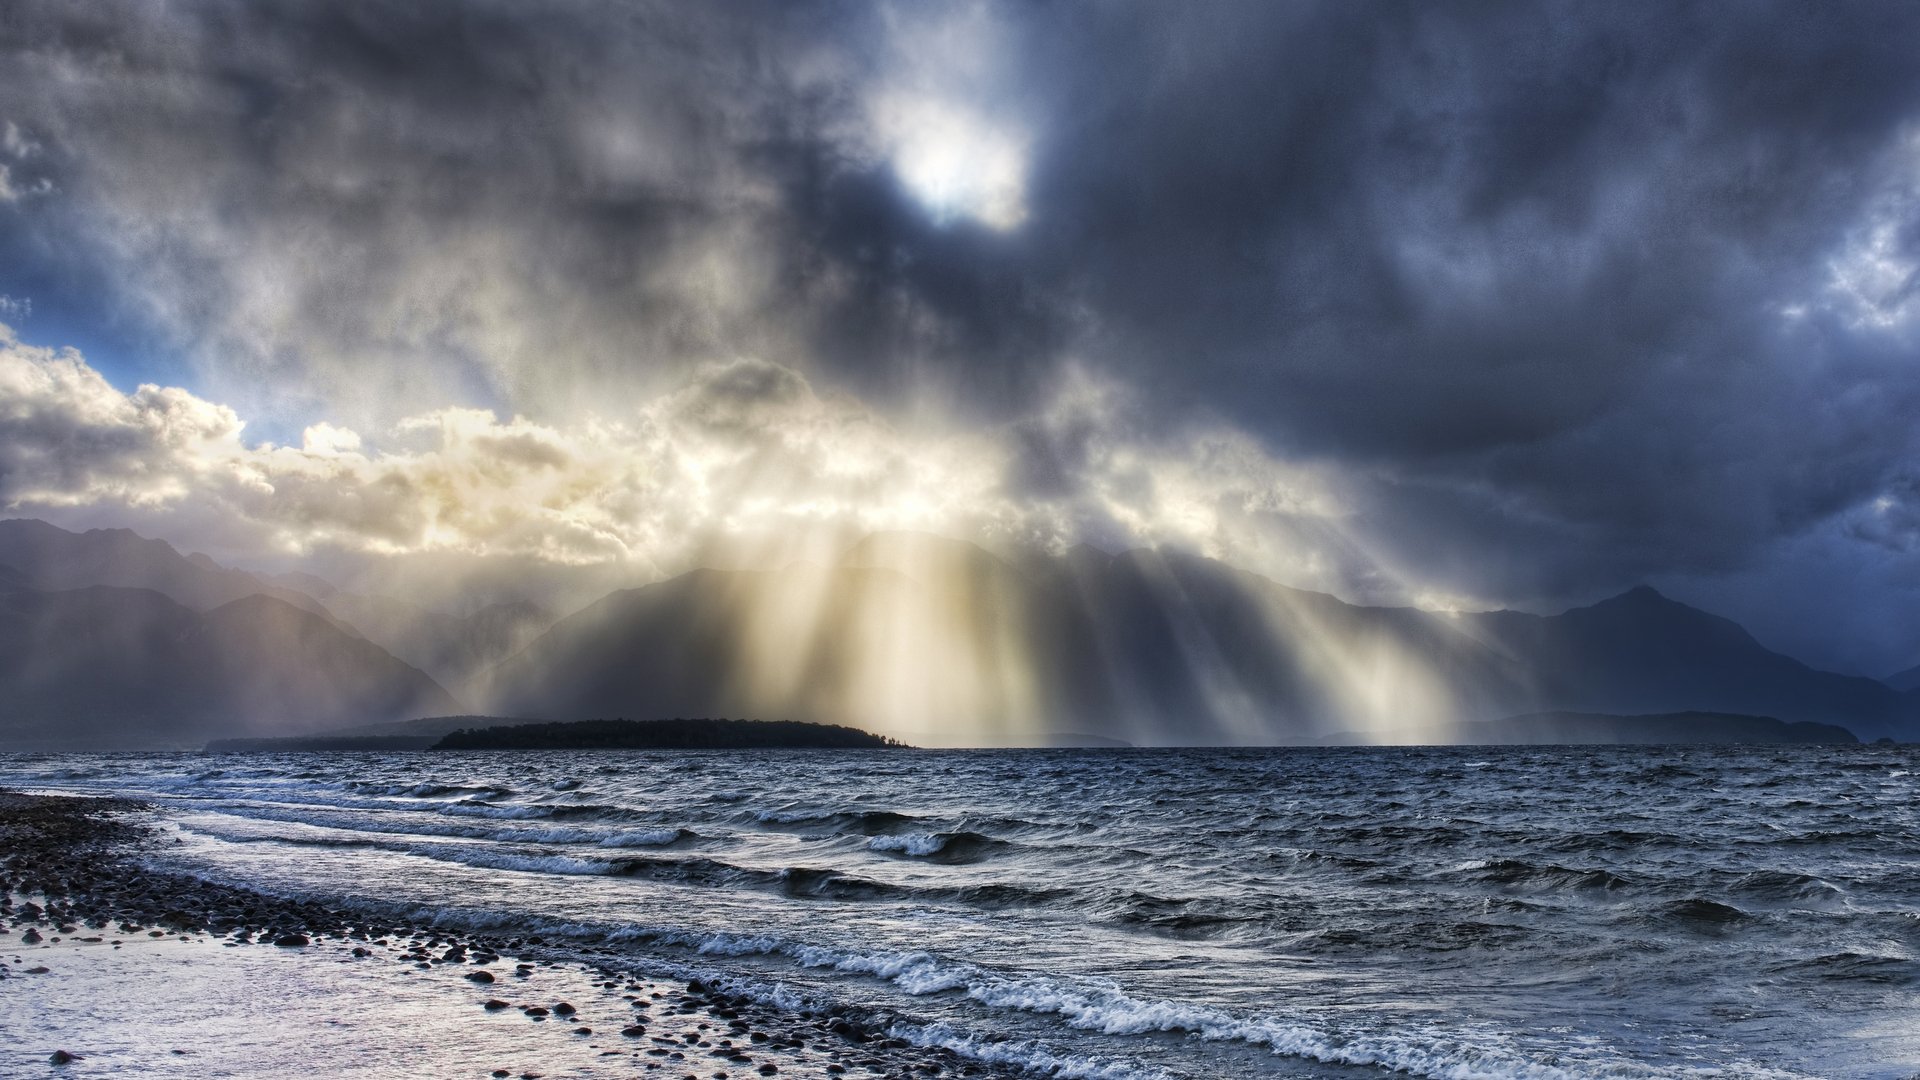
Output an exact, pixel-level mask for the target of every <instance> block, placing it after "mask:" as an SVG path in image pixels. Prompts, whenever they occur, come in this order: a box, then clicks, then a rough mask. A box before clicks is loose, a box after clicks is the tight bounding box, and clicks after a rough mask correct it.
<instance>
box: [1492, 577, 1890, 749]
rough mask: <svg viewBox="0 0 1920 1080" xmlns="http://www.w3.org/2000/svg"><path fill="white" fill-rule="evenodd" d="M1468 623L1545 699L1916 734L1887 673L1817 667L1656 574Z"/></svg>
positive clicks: (1532, 693)
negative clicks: (1651, 579) (1690, 601)
mask: <svg viewBox="0 0 1920 1080" xmlns="http://www.w3.org/2000/svg"><path fill="white" fill-rule="evenodd" d="M1460 625H1461V626H1462V628H1463V629H1464V630H1466V632H1468V633H1470V634H1472V635H1473V636H1475V637H1476V638H1478V639H1479V640H1481V641H1483V642H1486V643H1487V644H1489V645H1491V646H1492V647H1494V648H1495V649H1497V650H1499V651H1500V652H1501V653H1502V655H1504V656H1507V657H1510V658H1512V659H1513V660H1514V661H1515V662H1517V664H1518V665H1519V666H1520V667H1521V668H1522V669H1523V670H1524V671H1526V673H1527V686H1526V699H1527V700H1529V701H1532V702H1534V703H1536V704H1535V708H1536V709H1541V710H1544V709H1567V710H1573V711H1580V712H1605V713H1650V712H1674V711H1683V710H1700V711H1708V712H1727V713H1749V714H1758V715H1765V716H1774V717H1778V718H1780V719H1782V720H1788V721H1807V722H1813V723H1831V724H1841V725H1843V726H1845V727H1847V728H1848V729H1849V730H1851V731H1852V732H1853V733H1854V734H1856V735H1859V736H1861V737H1862V738H1868V739H1871V738H1876V737H1879V736H1883V735H1887V736H1894V737H1897V738H1912V737H1914V735H1915V734H1916V725H1915V716H1916V710H1915V708H1914V702H1913V701H1911V700H1910V699H1908V698H1905V697H1903V696H1902V695H1901V694H1899V693H1898V692H1896V691H1894V690H1892V689H1890V688H1888V687H1887V686H1886V685H1884V684H1883V683H1881V682H1879V681H1877V680H1874V679H1867V678H1861V677H1858V676H1852V675H1837V674H1834V673H1832V672H1828V671H1818V670H1815V669H1814V668H1811V667H1808V666H1807V665H1806V664H1803V663H1801V662H1800V661H1798V660H1795V659H1793V658H1791V657H1788V656H1782V655H1781V654H1779V653H1776V652H1773V651H1772V650H1770V649H1768V648H1766V647H1765V646H1764V645H1761V644H1760V643H1759V642H1758V641H1755V640H1754V638H1753V636H1752V635H1751V634H1749V633H1747V632H1746V631H1745V630H1744V629H1742V628H1741V627H1740V625H1739V624H1738V623H1735V622H1733V621H1732V620H1730V619H1724V618H1721V617H1720V616H1718V615H1712V614H1709V613H1707V612H1704V611H1700V610H1699V609H1697V608H1692V607H1688V606H1687V605H1686V604H1682V603H1679V602H1677V601H1674V600H1670V599H1668V598H1667V597H1665V596H1662V595H1661V594H1660V593H1658V592H1656V591H1655V590H1653V589H1651V588H1647V587H1645V586H1642V587H1640V588H1637V589H1634V590H1631V591H1629V592H1627V593H1623V594H1622V595H1620V596H1616V597H1613V598H1612V599H1609V600H1604V601H1602V602H1600V603H1598V604H1594V605H1592V606H1591V607H1584V608H1575V609H1574V610H1572V611H1568V612H1565V613H1564V614H1561V615H1554V616H1541V615H1526V614H1521V613H1519V612H1512V611H1500V612H1489V613H1486V614H1480V615H1470V616H1464V617H1462V618H1461V619H1460Z"/></svg>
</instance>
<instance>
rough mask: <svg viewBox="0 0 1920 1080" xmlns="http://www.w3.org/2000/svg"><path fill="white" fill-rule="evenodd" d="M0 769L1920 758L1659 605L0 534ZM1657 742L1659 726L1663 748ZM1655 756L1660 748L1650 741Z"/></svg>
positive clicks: (1881, 708)
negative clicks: (663, 742) (410, 753)
mask: <svg viewBox="0 0 1920 1080" xmlns="http://www.w3.org/2000/svg"><path fill="white" fill-rule="evenodd" d="M0 650H3V651H0V748H6V749H24V748H30V747H53V746H128V747H132V746H139V747H162V746H183V745H192V744H197V743H198V742H199V741H202V740H205V739H207V738H210V737H215V736H267V735H286V734H306V733H312V732H317V731H324V730H328V729H331V728H341V727H364V726H365V725H368V724H376V723H383V722H389V721H395V720H402V719H406V718H409V717H421V716H432V715H445V714H451V713H461V712H467V711H471V710H472V709H473V708H483V709H486V710H488V711H491V712H495V713H501V714H507V715H515V716H523V717H538V718H543V719H551V720H573V719H588V718H604V719H616V718H632V719H653V718H660V717H672V716H737V717H746V716H753V717H765V718H769V719H776V718H777V719H804V720H814V721H820V722H826V723H848V724H855V725H858V726H861V727H865V728H868V729H869V730H874V731H879V732H884V733H886V734H889V735H893V736H896V737H900V738H904V739H907V740H908V741H914V742H926V743H959V744H986V745H995V744H1016V745H1034V744H1044V743H1048V742H1055V741H1058V740H1059V739H1060V738H1061V737H1062V733H1066V732H1071V733H1074V735H1075V737H1076V738H1079V737H1085V738H1090V739H1095V740H1123V741H1126V742H1131V743H1134V744H1139V745H1156V744H1272V743H1286V742H1309V741H1317V740H1321V739H1327V738H1330V737H1348V736H1347V734H1345V733H1350V734H1351V737H1353V738H1356V739H1360V740H1364V741H1386V742H1444V741H1452V740H1454V739H1456V738H1463V737H1465V738H1471V737H1473V732H1475V731H1476V730H1487V729H1484V728H1476V727H1475V726H1474V725H1479V724H1483V723H1484V722H1486V721H1489V720H1493V719H1497V718H1500V717H1505V716H1510V715H1514V714H1529V713H1546V712H1565V713H1616V714H1617V713H1626V714H1664V715H1663V716H1662V717H1661V718H1659V719H1658V722H1657V723H1655V724H1653V726H1652V727H1650V726H1649V725H1648V724H1641V725H1638V726H1637V727H1634V728H1633V730H1635V731H1641V730H1654V729H1656V728H1658V724H1667V725H1669V726H1670V727H1673V730H1674V732H1675V738H1676V740H1678V741H1686V740H1685V736H1686V735H1687V732H1686V731H1685V730H1683V729H1684V728H1685V725H1687V724H1688V723H1689V721H1688V720H1687V719H1686V718H1685V716H1686V714H1704V713H1743V714H1764V715H1765V716H1767V717H1774V718H1777V719H1778V720H1780V721H1782V722H1785V723H1789V724H1791V723H1815V724H1835V725H1840V726H1842V727H1845V728H1846V729H1848V730H1849V731H1850V732H1852V733H1853V734H1854V735H1857V736H1859V737H1861V738H1863V739H1873V738H1878V737H1883V736H1884V737H1893V738H1898V739H1911V738H1914V737H1916V735H1920V719H1917V718H1920V692H1916V691H1903V690H1900V689H1896V688H1894V687H1892V686H1889V685H1887V684H1885V683H1882V682H1880V681H1877V680H1873V679H1867V678H1861V677H1856V676H1846V675H1839V674H1835V673H1831V672H1823V671H1818V670H1815V669H1812V668H1810V667H1808V666H1806V665H1805V664H1802V663H1800V662H1799V661H1797V660H1794V659H1792V658H1790V657H1787V656H1784V655H1781V654H1779V653H1776V652H1773V651H1771V650H1769V649H1767V648H1765V647H1764V646H1763V645H1761V644H1760V643H1759V642H1758V641H1756V640H1754V639H1753V637H1752V636H1751V635H1749V634H1747V633H1746V632H1745V631H1744V630H1743V629H1741V628H1740V627H1739V626H1738V625H1737V624H1735V623H1733V622H1731V621H1729V620H1726V619H1723V618H1720V617H1718V616H1715V615H1712V614H1710V613H1707V612H1704V611H1700V610H1698V609H1696V608H1693V607H1690V606H1688V605H1685V604H1682V603H1679V602H1677V601H1674V600H1672V599H1669V598H1667V597H1665V596H1662V595H1661V594H1660V593H1658V592H1656V591H1654V590H1652V589H1650V588H1644V587H1643V588H1639V589H1634V590H1631V591H1629V592H1627V593H1624V594H1622V595H1620V596H1616V597H1613V598H1611V599H1608V600H1604V601H1601V602H1600V603H1597V604H1594V605H1591V606H1588V607H1581V608H1575V609H1573V610H1570V611H1566V612H1563V613H1560V614H1557V615H1532V614H1525V613H1520V612H1511V611H1497V612H1484V613H1462V614H1454V613H1443V612H1431V611H1423V610H1419V609H1414V608H1401V607H1368V606H1361V605H1354V604H1348V603H1345V602H1343V601H1341V600H1339V599H1338V598H1335V597H1332V596H1328V595H1325V594H1321V593H1314V592H1308V591H1304V590H1299V589H1293V588H1289V587H1286V586H1283V585H1280V584H1277V583H1275V582H1273V581H1270V580H1267V579H1265V578H1262V577H1259V576H1257V575H1254V574H1250V573H1247V572H1245V571H1242V570H1238V569H1236V568H1233V567H1231V566H1228V565H1226V564H1224V563H1221V562H1218V561H1216V560H1211V559H1205V558H1200V557H1197V556H1191V555H1186V554H1181V553H1177V552H1170V551H1157V550H1136V551H1127V552H1121V553H1119V554H1110V553H1106V552H1102V551H1099V550H1096V549H1093V548H1090V547H1078V548H1074V549H1072V550H1071V551H1068V552H1066V553H1064V554H1061V555H1058V556H1044V557H1042V556H1032V557H1027V558H1021V559H1009V558H1003V557H1001V556H999V555H996V554H993V553H991V552H988V551H986V550H985V549H982V548H980V547H977V546H975V545H972V544H967V543H963V542H959V541H954V540H948V539H943V538H938V537H932V536H925V535H919V534H904V533H889V534H878V535H875V536H871V537H868V538H866V539H864V540H862V541H860V542H859V543H857V544H855V545H853V546H852V547H851V548H849V549H848V550H846V551H845V552H844V553H843V554H842V555H841V556H840V557H839V558H838V559H837V560H835V561H833V562H831V563H830V564H826V565H814V564H794V565H790V566H786V567H781V568H778V569H766V570H737V569H728V570H722V569H699V570H694V571H691V572H688V573H685V574H681V575H679V576H677V577H673V578H670V579H667V580H664V581H660V582H655V583H653V584H650V585H646V586H642V587H640V588H636V589H626V590H620V591H617V592H614V593H611V594H609V595H607V596H605V597H604V598H602V599H601V600H599V601H597V602H595V603H593V604H590V605H588V606H587V607H586V608H584V609H582V610H580V611H578V612H575V613H573V614H571V615H569V616H567V617H565V618H562V619H558V620H557V621H555V620H554V618H553V616H551V615H550V614H549V613H547V612H546V611H544V610H543V609H541V608H540V607H539V606H537V605H534V604H530V603H524V602H515V603H511V604H506V605H495V606H492V607H483V608H478V609H476V610H474V611H471V612H469V613H466V614H464V615H462V614H453V613H447V612H440V611H432V610H429V609H426V608H422V607H419V606H417V605H413V604H409V603H406V602H404V601H401V600H397V599H392V598H386V597H378V596H367V595H363V594H357V593H352V592H349V591H346V590H342V589H338V588H336V587H334V586H333V585H331V584H330V583H328V582H326V581H324V580H322V579H319V578H315V577H312V576H310V575H280V576H276V577H272V578H266V577H261V576H257V575H252V574H248V573H245V572H243V571H239V570H235V569H231V568H227V567H223V566H220V565H219V564H218V563H216V562H214V561H213V560H211V559H209V558H207V557H205V556H202V555H182V554H180V553H179V552H178V551H176V550H175V549H174V548H172V547H171V546H170V545H168V544H166V543H164V542H163V541H159V540H150V539H145V538H142V537H139V536H137V535H135V534H133V533H131V532H128V531H126V530H110V529H109V530H92V531H88V532H84V533H73V532H67V531H65V530H61V529H58V528H56V527H54V526H52V525H49V524H46V523H44V522H39V521H31V520H12V521H0ZM1676 725H1677V726H1676ZM1663 730H1664V729H1663Z"/></svg>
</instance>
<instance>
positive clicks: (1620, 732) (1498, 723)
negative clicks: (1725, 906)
mask: <svg viewBox="0 0 1920 1080" xmlns="http://www.w3.org/2000/svg"><path fill="white" fill-rule="evenodd" d="M1455 734H1456V737H1457V739H1458V741H1459V742H1461V743H1467V744H1472V745H1477V746H1526V745H1540V744H1553V745H1564V746H1648V745H1655V744H1671V743H1683V744H1712V745H1721V746H1732V745H1778V744H1795V745H1808V744H1826V745H1840V746H1847V745H1857V744H1858V743H1859V742H1860V740H1859V739H1856V738H1855V737H1854V736H1853V734H1852V733H1851V732H1849V731H1848V730H1847V729H1846V728H1843V727H1835V726H1834V725H1832V724H1810V723H1797V724H1789V723H1785V722H1783V721H1780V720H1776V719H1774V718H1773V717H1771V716H1743V715H1740V714H1738V713H1710V712H1677V713H1658V714H1653V715H1644V716H1615V715H1611V714H1608V713H1578V712H1546V713H1529V714H1527V715H1524V716H1508V717H1504V718H1502V719H1499V720H1482V721H1478V722H1476V723H1471V724H1462V725H1461V726H1460V728H1459V729H1458V730H1457V731H1456V733H1455Z"/></svg>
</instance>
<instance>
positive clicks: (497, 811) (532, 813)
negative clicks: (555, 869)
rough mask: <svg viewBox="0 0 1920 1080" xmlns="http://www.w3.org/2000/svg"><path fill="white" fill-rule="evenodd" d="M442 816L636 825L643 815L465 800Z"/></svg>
mask: <svg viewBox="0 0 1920 1080" xmlns="http://www.w3.org/2000/svg"><path fill="white" fill-rule="evenodd" d="M439 812H440V813H442V814H449V815H452V816H454V817H485V818H498V819H501V820H503V821H535V820H542V821H544V820H569V821H571V820H577V819H581V818H586V819H591V820H595V821H633V820H635V819H636V818H637V817H639V816H640V815H639V814H638V813H637V812H636V811H633V810H629V809H627V808H625V807H620V806H608V805H606V804H604V803H561V802H554V803H494V802H487V801H485V800H477V799H476V800H465V801H461V802H452V803H442V804H440V806H439Z"/></svg>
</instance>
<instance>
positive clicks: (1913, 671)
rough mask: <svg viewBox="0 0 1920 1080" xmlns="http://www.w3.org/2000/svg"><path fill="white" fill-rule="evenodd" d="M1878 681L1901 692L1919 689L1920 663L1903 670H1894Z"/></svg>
mask: <svg viewBox="0 0 1920 1080" xmlns="http://www.w3.org/2000/svg"><path fill="white" fill-rule="evenodd" d="M1880 681H1881V682H1883V683H1886V684H1887V685H1888V686H1891V687H1893V688H1894V689H1895V690H1898V691H1900V692H1901V693H1910V692H1912V691H1915V690H1920V664H1915V665H1914V666H1912V667H1910V668H1908V669H1906V670H1905V671H1896V672H1894V673H1893V674H1892V675H1889V676H1887V677H1886V678H1884V679H1881V680H1880Z"/></svg>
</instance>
